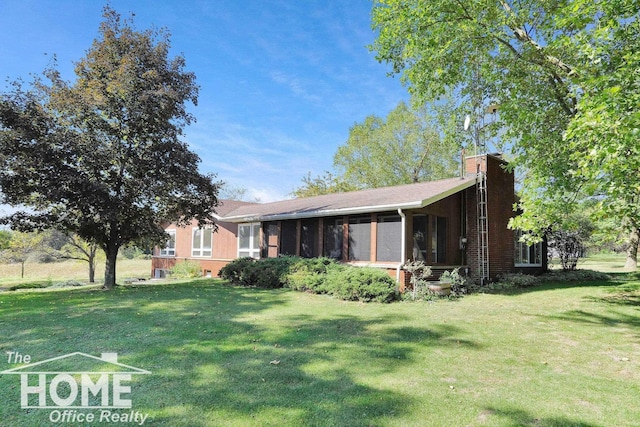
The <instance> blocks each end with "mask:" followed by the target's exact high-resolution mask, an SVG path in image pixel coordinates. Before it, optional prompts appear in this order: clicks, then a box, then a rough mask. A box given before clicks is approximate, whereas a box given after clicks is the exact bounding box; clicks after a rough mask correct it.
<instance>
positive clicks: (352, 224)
mask: <svg viewBox="0 0 640 427" xmlns="http://www.w3.org/2000/svg"><path fill="white" fill-rule="evenodd" d="M370 259H371V217H370V216H366V217H364V216H363V217H353V218H349V260H350V261H369V260H370Z"/></svg>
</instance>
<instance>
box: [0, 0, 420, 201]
mask: <svg viewBox="0 0 640 427" xmlns="http://www.w3.org/2000/svg"><path fill="white" fill-rule="evenodd" d="M104 4H105V3H103V2H100V1H89V0H73V1H68V0H56V1H45V0H2V3H0V58H1V62H0V64H2V65H0V77H2V78H3V90H5V89H6V86H4V79H5V78H9V79H11V80H13V79H16V78H19V77H22V78H25V79H28V75H29V73H40V72H41V71H42V70H43V69H44V68H45V67H46V66H47V65H48V64H49V63H50V61H51V55H52V54H55V55H56V56H57V59H58V64H59V69H60V70H61V72H62V73H63V77H64V78H66V79H67V80H73V79H74V78H75V76H74V74H73V62H74V61H77V60H79V59H80V58H81V57H82V56H84V54H85V51H86V50H87V49H88V48H89V47H90V45H91V43H92V41H93V40H94V39H95V38H96V37H97V35H98V26H99V24H100V22H101V21H102V8H103V6H104ZM110 4H111V6H112V7H113V8H114V9H115V10H117V11H118V12H119V13H120V14H122V15H123V16H128V15H129V13H130V12H133V13H135V18H134V22H135V26H136V28H138V29H141V30H142V29H147V28H149V27H151V26H152V25H155V26H157V27H166V28H167V29H168V30H169V31H170V33H171V42H172V49H173V54H174V55H175V54H177V53H182V54H183V55H184V57H185V58H186V63H187V67H186V69H187V70H188V71H193V72H195V74H196V76H197V82H198V84H199V85H200V96H199V102H198V106H197V107H194V108H193V109H192V111H193V113H194V114H195V117H196V119H197V122H196V123H195V124H193V125H191V126H190V127H189V128H187V130H186V137H185V139H186V141H187V142H188V143H189V144H190V146H191V148H192V149H193V150H194V151H196V152H197V153H198V154H199V155H200V157H201V159H202V163H201V171H202V172H215V173H216V174H217V175H218V178H219V179H221V180H223V181H226V182H227V183H229V184H230V185H231V186H234V187H242V188H245V189H247V192H248V193H247V197H248V198H251V199H253V198H258V199H260V200H261V201H263V202H268V201H273V200H278V199H282V198H286V197H290V196H289V194H290V193H291V191H292V190H293V189H294V188H296V187H297V186H299V185H300V183H301V178H302V177H303V176H305V175H306V174H307V172H311V173H312V175H317V174H320V173H322V172H323V171H324V170H330V169H331V165H332V158H333V154H334V153H335V151H336V149H337V147H338V146H339V145H341V144H344V143H345V142H346V140H347V138H348V136H349V128H350V127H351V126H353V125H354V124H355V123H357V122H362V121H363V120H364V118H365V117H366V116H367V115H369V114H377V115H380V116H385V115H386V114H387V113H388V112H389V111H390V110H392V109H393V108H394V107H395V106H396V105H397V104H398V102H400V101H401V100H406V99H408V94H407V91H406V89H405V88H404V87H402V85H401V84H400V81H399V79H398V77H394V78H391V77H388V76H387V72H388V71H389V69H390V67H389V66H387V65H385V64H379V63H378V62H377V61H376V60H375V58H374V54H373V53H371V52H369V51H368V49H367V48H366V46H367V45H368V44H370V43H372V42H373V40H374V38H375V34H374V32H373V31H372V30H371V25H370V12H371V2H370V0H324V1H322V0H317V1H316V0H208V1H193V0H179V1H161V0H155V1H147V0H137V1H125V0H111V1H110Z"/></svg>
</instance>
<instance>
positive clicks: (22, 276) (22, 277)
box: [20, 260, 25, 279]
mask: <svg viewBox="0 0 640 427" xmlns="http://www.w3.org/2000/svg"><path fill="white" fill-rule="evenodd" d="M24 262H25V261H24V260H22V261H21V264H22V269H21V275H20V278H21V279H24Z"/></svg>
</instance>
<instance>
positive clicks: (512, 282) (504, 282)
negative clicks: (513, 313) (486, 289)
mask: <svg viewBox="0 0 640 427" xmlns="http://www.w3.org/2000/svg"><path fill="white" fill-rule="evenodd" d="M498 284H499V285H498V286H493V288H492V289H495V288H500V289H509V288H518V289H519V288H530V287H532V286H536V285H538V284H540V278H538V277H536V276H532V275H530V274H522V273H507V274H501V275H499V276H498Z"/></svg>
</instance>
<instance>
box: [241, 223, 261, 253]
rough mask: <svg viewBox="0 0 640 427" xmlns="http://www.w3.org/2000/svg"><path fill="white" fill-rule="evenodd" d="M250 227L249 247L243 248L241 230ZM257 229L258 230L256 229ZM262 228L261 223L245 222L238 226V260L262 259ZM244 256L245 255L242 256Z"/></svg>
mask: <svg viewBox="0 0 640 427" xmlns="http://www.w3.org/2000/svg"><path fill="white" fill-rule="evenodd" d="M244 227H249V246H248V247H242V246H241V243H242V238H241V237H240V234H241V231H240V229H241V228H244ZM256 227H257V229H256ZM261 229H262V226H261V224H260V223H259V222H245V223H242V224H238V252H237V253H238V258H253V259H260V257H261V252H262V248H261V247H260V231H261ZM256 230H257V231H256ZM241 254H244V255H241Z"/></svg>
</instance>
